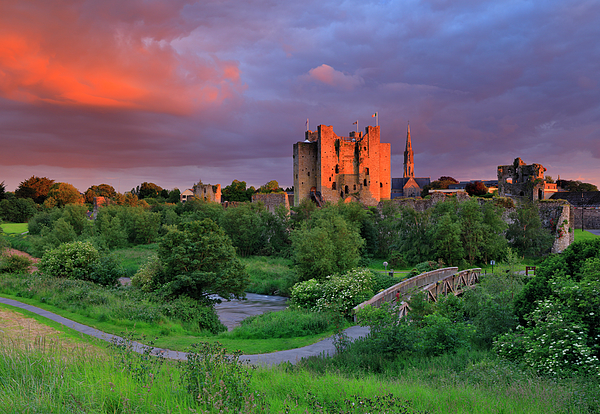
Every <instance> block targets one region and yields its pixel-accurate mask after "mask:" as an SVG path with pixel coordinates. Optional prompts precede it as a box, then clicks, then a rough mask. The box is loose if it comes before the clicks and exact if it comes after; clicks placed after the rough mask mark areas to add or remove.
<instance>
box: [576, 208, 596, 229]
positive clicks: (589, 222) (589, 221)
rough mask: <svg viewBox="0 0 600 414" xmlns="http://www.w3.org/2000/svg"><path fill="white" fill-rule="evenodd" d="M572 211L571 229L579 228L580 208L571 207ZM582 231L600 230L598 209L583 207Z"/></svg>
mask: <svg viewBox="0 0 600 414" xmlns="http://www.w3.org/2000/svg"><path fill="white" fill-rule="evenodd" d="M571 209H572V210H573V216H574V220H573V227H574V228H576V229H580V228H581V207H571ZM583 228H584V230H600V207H585V208H584V210H583Z"/></svg>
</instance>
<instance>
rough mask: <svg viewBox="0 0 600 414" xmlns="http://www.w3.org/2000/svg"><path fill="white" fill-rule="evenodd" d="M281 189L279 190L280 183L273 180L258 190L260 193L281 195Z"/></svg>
mask: <svg viewBox="0 0 600 414" xmlns="http://www.w3.org/2000/svg"><path fill="white" fill-rule="evenodd" d="M281 191H282V190H281V188H279V183H278V182H277V181H275V180H271V181H269V182H268V183H266V184H264V185H261V186H260V188H259V189H258V192H259V193H279V192H281Z"/></svg>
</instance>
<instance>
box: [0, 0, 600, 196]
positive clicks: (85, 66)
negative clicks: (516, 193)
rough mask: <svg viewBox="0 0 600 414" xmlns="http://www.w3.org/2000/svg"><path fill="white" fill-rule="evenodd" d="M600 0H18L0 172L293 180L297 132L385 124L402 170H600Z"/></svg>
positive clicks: (572, 173) (3, 57)
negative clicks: (518, 165) (522, 165)
mask: <svg viewBox="0 0 600 414" xmlns="http://www.w3.org/2000/svg"><path fill="white" fill-rule="evenodd" d="M599 21H600V2H598V1H597V0H592V1H585V0H571V1H568V2H567V1H564V0H560V1H554V0H545V1H540V0H536V1H527V0H517V1H512V0H503V1H485V0H430V1H416V0H402V1H385V0H381V1H368V0H343V1H332V0H319V1H315V0H305V1H303V2H299V1H297V0H293V1H289V0H245V1H227V0H202V1H198V2H196V1H187V0H127V1H122V0H118V1H117V0H94V1H90V0H77V1H76V0H55V1H45V0H39V1H36V0H32V1H22V0H0V182H2V181H4V183H5V185H6V189H7V190H9V191H14V189H15V188H16V187H17V186H18V185H19V183H20V182H22V181H24V180H26V179H27V178H29V177H31V176H32V175H36V176H40V177H48V178H50V179H53V180H55V181H57V182H68V183H70V184H73V185H74V186H75V187H77V188H78V189H79V190H80V191H81V192H84V191H85V190H86V189H87V188H89V187H90V186H92V185H99V184H103V183H106V184H110V185H112V186H113V187H114V188H115V189H117V190H118V191H120V192H125V191H129V190H131V189H132V188H133V187H135V186H137V185H139V184H141V183H142V182H144V181H148V182H153V183H156V184H158V185H159V186H161V187H163V188H167V189H173V188H179V189H181V190H184V189H186V188H191V187H192V186H193V184H195V183H197V182H198V181H200V180H201V181H202V182H203V183H205V184H221V185H222V186H223V187H225V186H226V185H229V184H230V183H231V182H232V181H233V180H235V179H237V180H240V181H246V182H247V184H248V186H250V185H254V186H255V187H258V186H260V185H263V184H265V183H266V182H268V181H270V180H277V181H278V183H279V184H280V186H282V187H288V186H291V185H292V184H293V175H292V169H293V164H292V150H293V144H294V143H295V142H297V141H302V140H303V139H304V131H305V130H306V121H307V119H308V120H309V128H310V129H311V130H315V129H316V127H317V125H320V124H324V125H331V126H333V130H334V131H335V132H336V134H337V135H339V136H348V135H349V132H350V131H353V130H355V128H356V126H354V125H353V122H355V121H358V127H359V130H364V128H365V127H366V126H367V125H374V123H375V118H373V117H372V114H373V113H374V112H378V113H379V125H380V127H381V140H382V142H390V143H391V144H392V145H391V146H392V176H393V177H401V176H402V163H403V152H404V146H405V140H406V129H407V125H408V123H409V122H410V129H411V138H412V144H413V150H414V152H415V175H416V176H418V177H431V179H432V180H434V179H437V178H438V177H440V176H443V175H444V176H452V177H454V178H456V179H458V180H472V179H495V178H496V174H497V166H498V165H508V164H511V163H512V162H513V160H514V159H515V158H516V157H521V158H522V159H523V161H525V162H526V163H527V164H531V163H539V164H542V165H543V166H544V167H546V168H547V172H546V174H547V175H551V176H552V177H554V178H555V179H556V178H557V177H558V176H559V175H560V178H562V179H570V180H581V181H584V182H591V183H594V184H596V185H599V186H600V85H599V81H600V40H599V39H600V24H598V22H599Z"/></svg>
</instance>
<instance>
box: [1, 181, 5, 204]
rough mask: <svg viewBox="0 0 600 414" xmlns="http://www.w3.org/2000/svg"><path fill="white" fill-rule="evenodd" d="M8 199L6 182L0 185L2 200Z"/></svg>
mask: <svg viewBox="0 0 600 414" xmlns="http://www.w3.org/2000/svg"><path fill="white" fill-rule="evenodd" d="M5 198H6V186H5V185H4V181H2V182H1V183H0V200H4V199H5Z"/></svg>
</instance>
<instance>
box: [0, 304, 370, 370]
mask: <svg viewBox="0 0 600 414" xmlns="http://www.w3.org/2000/svg"><path fill="white" fill-rule="evenodd" d="M0 303H4V304H6V305H10V306H14V307H16V308H20V309H25V310H28V311H30V312H32V313H35V314H37V315H40V316H43V317H44V318H48V319H50V320H52V321H55V322H58V323H60V324H62V325H65V326H67V327H69V328H72V329H74V330H75V331H77V332H81V333H84V334H86V335H90V336H93V337H95V338H99V339H102V340H104V341H108V342H112V341H121V340H123V338H121V337H120V336H117V335H112V334H108V333H105V332H102V331H99V330H98V329H95V328H91V327H89V326H86V325H82V324H80V323H77V322H75V321H72V320H70V319H67V318H63V317H62V316H60V315H57V314H55V313H52V312H48V311H47V310H44V309H41V308H38V307H36V306H32V305H27V304H25V303H22V302H19V301H16V300H13V299H7V298H2V297H0ZM368 332H369V328H365V327H360V326H353V327H350V328H348V329H346V331H345V333H346V335H348V337H349V338H350V339H357V338H360V337H362V336H365V335H367V334H368ZM132 345H133V349H134V350H135V351H136V352H142V351H143V350H144V349H146V346H145V345H143V344H141V343H139V342H134V343H133V344H132ZM154 353H161V354H163V356H164V357H165V358H169V359H185V358H186V357H187V354H186V353H185V352H179V351H172V350H170V349H159V348H155V349H154ZM334 353H335V347H334V346H333V338H327V339H324V340H322V341H320V342H317V343H316V344H312V345H308V346H305V347H302V348H297V349H290V350H287V351H279V352H273V353H270V354H259V355H242V356H241V357H240V360H242V361H248V362H249V363H252V364H258V365H267V366H270V365H274V364H280V363H282V362H290V363H292V364H293V363H296V362H297V361H299V360H300V359H302V358H306V357H309V356H317V355H321V354H325V355H333V354H334Z"/></svg>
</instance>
